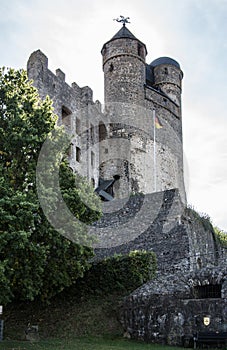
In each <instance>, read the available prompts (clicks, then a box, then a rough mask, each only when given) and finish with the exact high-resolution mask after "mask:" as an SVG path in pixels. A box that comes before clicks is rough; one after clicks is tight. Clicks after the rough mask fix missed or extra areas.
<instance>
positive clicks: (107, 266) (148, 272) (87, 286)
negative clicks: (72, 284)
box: [77, 251, 157, 294]
mask: <svg viewBox="0 0 227 350" xmlns="http://www.w3.org/2000/svg"><path fill="white" fill-rule="evenodd" d="M156 267H157V264H156V256H155V254H154V253H153V252H147V251H132V252H130V253H129V254H127V255H114V256H113V257H108V258H106V259H104V260H102V261H100V262H97V263H94V264H93V265H92V267H91V269H90V270H89V271H87V272H86V273H85V275H84V277H83V278H81V279H79V280H78V282H77V289H78V291H79V292H80V293H82V294H84V293H88V294H90V293H91V294H102V293H110V292H113V291H126V292H130V291H132V290H134V289H136V288H138V287H139V286H140V285H142V284H143V283H145V282H147V281H148V280H150V279H152V278H153V277H154V276H155V272H156Z"/></svg>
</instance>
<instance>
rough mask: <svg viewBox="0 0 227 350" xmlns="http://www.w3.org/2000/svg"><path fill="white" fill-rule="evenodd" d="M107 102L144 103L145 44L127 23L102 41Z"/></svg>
mask: <svg viewBox="0 0 227 350" xmlns="http://www.w3.org/2000/svg"><path fill="white" fill-rule="evenodd" d="M101 53H102V56H103V71H104V91H105V95H104V97H105V104H108V103H113V102H124V103H133V104H141V101H144V84H145V82H146V77H145V73H146V69H145V57H146V54H147V49H146V46H145V45H144V44H143V43H142V42H141V41H140V40H138V39H137V38H136V37H135V36H134V35H133V34H132V33H131V32H130V31H129V30H128V28H127V27H125V25H123V27H122V28H121V29H120V30H119V31H118V32H117V33H116V34H115V35H114V37H113V38H112V39H111V40H109V41H108V42H107V43H105V44H104V45H103V48H102V51H101Z"/></svg>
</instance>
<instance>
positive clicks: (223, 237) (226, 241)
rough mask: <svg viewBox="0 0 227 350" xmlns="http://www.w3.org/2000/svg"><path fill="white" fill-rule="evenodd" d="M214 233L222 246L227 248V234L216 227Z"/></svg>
mask: <svg viewBox="0 0 227 350" xmlns="http://www.w3.org/2000/svg"><path fill="white" fill-rule="evenodd" d="M214 232H215V235H216V237H217V239H218V241H219V242H220V244H221V245H222V246H223V247H225V248H227V232H225V231H223V230H221V229H220V228H218V227H214Z"/></svg>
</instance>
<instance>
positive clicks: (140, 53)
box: [138, 44, 144, 58]
mask: <svg viewBox="0 0 227 350" xmlns="http://www.w3.org/2000/svg"><path fill="white" fill-rule="evenodd" d="M138 55H139V56H140V57H142V58H144V49H143V45H141V44H138Z"/></svg>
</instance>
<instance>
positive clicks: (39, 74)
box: [27, 50, 94, 117]
mask: <svg viewBox="0 0 227 350" xmlns="http://www.w3.org/2000/svg"><path fill="white" fill-rule="evenodd" d="M27 72H28V77H29V79H31V80H33V84H34V86H35V87H37V88H38V90H39V94H40V96H41V97H42V98H45V96H46V95H48V96H50V98H51V99H52V100H53V105H54V109H55V112H56V114H57V115H58V116H59V117H61V107H62V106H64V107H65V108H66V109H68V110H69V111H71V113H73V112H74V111H75V110H79V109H80V108H83V107H85V106H86V105H88V104H93V103H94V101H93V91H92V89H91V88H90V87H88V86H84V87H79V86H78V85H77V83H75V82H73V83H72V84H71V86H70V85H69V84H67V83H66V81H65V78H66V76H65V73H64V72H63V71H62V70H61V69H60V68H58V69H56V72H55V74H54V73H53V72H52V71H51V70H50V69H49V68H48V58H47V56H46V55H45V54H44V53H43V52H42V51H41V50H37V51H34V52H33V53H32V54H31V56H30V57H29V60H28V63H27Z"/></svg>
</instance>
